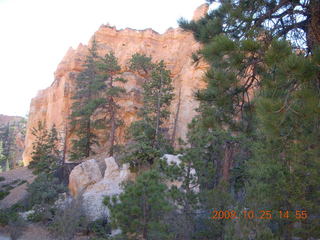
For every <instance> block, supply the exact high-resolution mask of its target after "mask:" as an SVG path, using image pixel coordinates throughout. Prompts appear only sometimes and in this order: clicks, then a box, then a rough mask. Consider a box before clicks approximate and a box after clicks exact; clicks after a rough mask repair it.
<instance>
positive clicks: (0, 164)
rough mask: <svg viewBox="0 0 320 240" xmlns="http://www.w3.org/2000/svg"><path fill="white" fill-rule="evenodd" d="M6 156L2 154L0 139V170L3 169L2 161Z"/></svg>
mask: <svg viewBox="0 0 320 240" xmlns="http://www.w3.org/2000/svg"><path fill="white" fill-rule="evenodd" d="M5 159H6V157H5V156H4V154H3V147H2V141H0V172H2V170H3V163H4V162H5Z"/></svg>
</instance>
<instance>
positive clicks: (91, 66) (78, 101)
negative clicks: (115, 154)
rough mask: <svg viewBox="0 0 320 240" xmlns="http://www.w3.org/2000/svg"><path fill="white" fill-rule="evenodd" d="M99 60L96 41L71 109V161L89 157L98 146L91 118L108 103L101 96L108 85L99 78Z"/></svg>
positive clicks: (79, 76)
mask: <svg viewBox="0 0 320 240" xmlns="http://www.w3.org/2000/svg"><path fill="white" fill-rule="evenodd" d="M98 60H99V56H98V53H97V43H96V41H95V40H94V41H93V42H92V46H91V48H90V49H89V55H88V56H87V57H86V60H85V63H84V65H83V67H84V69H83V71H81V72H80V73H79V74H78V76H77V78H76V91H75V94H74V96H73V100H74V102H73V104H72V107H71V109H72V113H71V126H72V128H73V129H74V132H75V133H76V139H73V140H72V151H71V156H70V158H71V160H79V159H81V158H85V157H89V155H90V154H92V153H93V151H92V146H93V145H95V144H98V141H97V136H96V135H95V134H94V131H93V130H94V129H95V128H96V127H95V126H94V125H95V124H94V122H92V119H91V118H92V117H93V115H94V114H95V111H96V110H97V109H98V108H100V107H102V106H103V105H104V104H105V102H106V100H105V98H103V97H102V96H101V92H102V91H104V90H105V88H106V85H105V83H104V81H105V79H104V78H102V77H101V76H99V69H98V65H97V61H98Z"/></svg>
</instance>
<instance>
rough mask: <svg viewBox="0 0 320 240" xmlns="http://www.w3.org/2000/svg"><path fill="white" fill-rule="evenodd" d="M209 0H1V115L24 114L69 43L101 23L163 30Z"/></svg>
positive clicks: (48, 81) (81, 38) (74, 43)
mask: <svg viewBox="0 0 320 240" xmlns="http://www.w3.org/2000/svg"><path fill="white" fill-rule="evenodd" d="M203 3H205V0H161V1H159V0H135V1H132V0H121V1H119V0H0V32H1V35H0V114H6V115H20V116H25V115H26V114H27V113H28V111H29V105H30V100H31V98H32V97H34V96H36V93H37V91H38V90H40V89H43V88H46V87H48V86H50V84H51V83H52V81H53V73H54V71H55V69H56V67H57V65H58V63H59V62H60V60H61V59H62V57H63V56H64V54H65V53H66V51H67V50H68V48H69V47H70V46H72V47H77V46H78V44H79V43H80V42H81V43H84V44H87V42H88V40H89V39H90V37H91V36H92V35H93V33H94V32H95V31H96V30H97V29H98V28H99V26H100V25H101V24H107V23H109V24H111V25H115V26H116V27H117V28H118V29H119V28H126V27H130V28H135V29H145V28H150V27H151V28H153V29H154V30H156V31H158V32H160V33H163V32H164V31H165V30H166V29H167V28H169V27H177V20H178V19H179V18H180V17H184V18H187V19H191V18H192V15H193V12H194V10H195V9H196V8H197V7H198V6H200V5H201V4H203Z"/></svg>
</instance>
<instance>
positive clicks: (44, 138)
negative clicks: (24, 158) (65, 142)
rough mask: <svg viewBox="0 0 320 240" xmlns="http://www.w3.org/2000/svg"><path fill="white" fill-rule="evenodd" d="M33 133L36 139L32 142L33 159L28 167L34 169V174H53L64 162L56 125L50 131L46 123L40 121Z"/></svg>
mask: <svg viewBox="0 0 320 240" xmlns="http://www.w3.org/2000/svg"><path fill="white" fill-rule="evenodd" d="M32 135H33V136H35V138H36V139H35V141H34V142H33V144H32V148H33V151H32V153H31V157H32V161H31V162H30V164H29V166H28V167H29V168H30V169H33V173H34V174H40V173H46V174H53V173H54V172H55V171H56V170H57V169H58V167H59V166H61V164H62V162H61V156H60V151H59V149H58V142H59V139H58V132H57V129H56V127H55V125H53V126H52V127H51V129H50V131H48V130H47V128H46V126H45V123H43V122H40V121H39V122H38V127H37V128H33V129H32Z"/></svg>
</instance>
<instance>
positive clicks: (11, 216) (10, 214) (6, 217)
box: [0, 208, 19, 226]
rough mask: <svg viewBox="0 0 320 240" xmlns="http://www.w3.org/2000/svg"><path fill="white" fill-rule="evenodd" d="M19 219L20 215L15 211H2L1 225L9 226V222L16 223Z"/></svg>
mask: <svg viewBox="0 0 320 240" xmlns="http://www.w3.org/2000/svg"><path fill="white" fill-rule="evenodd" d="M18 217H19V215H18V213H17V211H15V209H12V208H7V209H0V225H2V226H5V225H8V224H9V222H15V221H16V220H17V219H18Z"/></svg>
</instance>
